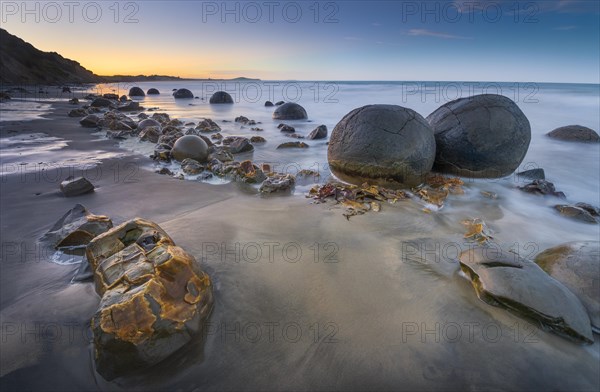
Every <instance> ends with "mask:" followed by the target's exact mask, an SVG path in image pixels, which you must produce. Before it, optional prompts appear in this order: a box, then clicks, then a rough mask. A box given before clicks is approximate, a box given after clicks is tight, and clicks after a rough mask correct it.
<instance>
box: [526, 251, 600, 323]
mask: <svg viewBox="0 0 600 392" xmlns="http://www.w3.org/2000/svg"><path fill="white" fill-rule="evenodd" d="M535 262H536V263H537V264H538V265H539V266H540V267H541V268H542V269H543V270H544V271H546V272H547V273H548V274H550V276H552V277H553V278H554V279H556V280H558V281H559V282H560V283H562V284H564V285H565V286H566V287H567V288H568V289H569V290H571V291H572V292H573V293H574V294H575V295H576V296H577V297H578V298H579V300H580V301H581V303H582V304H583V306H584V307H585V309H586V310H587V312H588V315H589V316H590V320H591V323H592V328H594V329H595V331H596V332H598V333H600V242H598V241H581V242H568V243H565V244H562V245H559V246H555V247H553V248H550V249H546V250H545V251H543V252H542V253H540V254H539V255H537V256H536V258H535Z"/></svg>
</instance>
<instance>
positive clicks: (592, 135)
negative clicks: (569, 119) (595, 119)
mask: <svg viewBox="0 0 600 392" xmlns="http://www.w3.org/2000/svg"><path fill="white" fill-rule="evenodd" d="M547 135H548V136H549V137H551V138H552V139H558V140H564V141H568V142H583V143H599V142H600V136H598V133H596V131H594V130H593V129H590V128H588V127H584V126H581V125H567V126H566V127H560V128H556V129H555V130H553V131H552V132H549V133H548V134H547Z"/></svg>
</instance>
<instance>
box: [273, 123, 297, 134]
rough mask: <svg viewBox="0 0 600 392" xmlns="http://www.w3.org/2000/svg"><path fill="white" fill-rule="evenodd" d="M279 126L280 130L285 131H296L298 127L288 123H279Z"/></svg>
mask: <svg viewBox="0 0 600 392" xmlns="http://www.w3.org/2000/svg"><path fill="white" fill-rule="evenodd" d="M277 128H279V131H280V132H285V133H294V132H296V129H295V128H294V127H292V126H290V125H287V124H279V125H278V126H277Z"/></svg>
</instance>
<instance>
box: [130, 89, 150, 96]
mask: <svg viewBox="0 0 600 392" xmlns="http://www.w3.org/2000/svg"><path fill="white" fill-rule="evenodd" d="M129 96H130V97H144V96H146V94H145V93H144V90H142V89H141V88H139V87H132V88H131V89H129Z"/></svg>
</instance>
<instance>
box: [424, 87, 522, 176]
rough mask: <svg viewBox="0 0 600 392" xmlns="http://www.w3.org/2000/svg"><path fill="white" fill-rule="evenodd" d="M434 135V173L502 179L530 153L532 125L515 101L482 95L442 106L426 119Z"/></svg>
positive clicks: (499, 96) (497, 96) (492, 95)
mask: <svg viewBox="0 0 600 392" xmlns="http://www.w3.org/2000/svg"><path fill="white" fill-rule="evenodd" d="M427 121H429V124H431V127H432V128H433V130H434V134H435V141H436V157H435V163H434V166H433V169H434V170H437V171H440V172H442V173H449V174H453V175H459V176H464V177H475V178H499V177H504V176H507V175H509V174H511V173H512V172H514V171H515V170H516V169H517V168H518V167H519V165H520V164H521V162H522V161H523V158H525V154H526V153H527V150H528V149H529V143H530V141H531V127H530V125H529V120H528V119H527V117H526V116H525V114H523V112H522V111H521V109H519V107H518V106H517V104H515V103H514V102H513V101H512V100H511V99H509V98H507V97H504V96H502V95H494V94H483V95H476V96H472V97H467V98H460V99H457V100H454V101H452V102H448V103H447V104H445V105H442V106H441V107H439V108H438V109H437V110H435V111H434V112H433V113H431V114H430V115H429V116H428V117H427Z"/></svg>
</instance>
